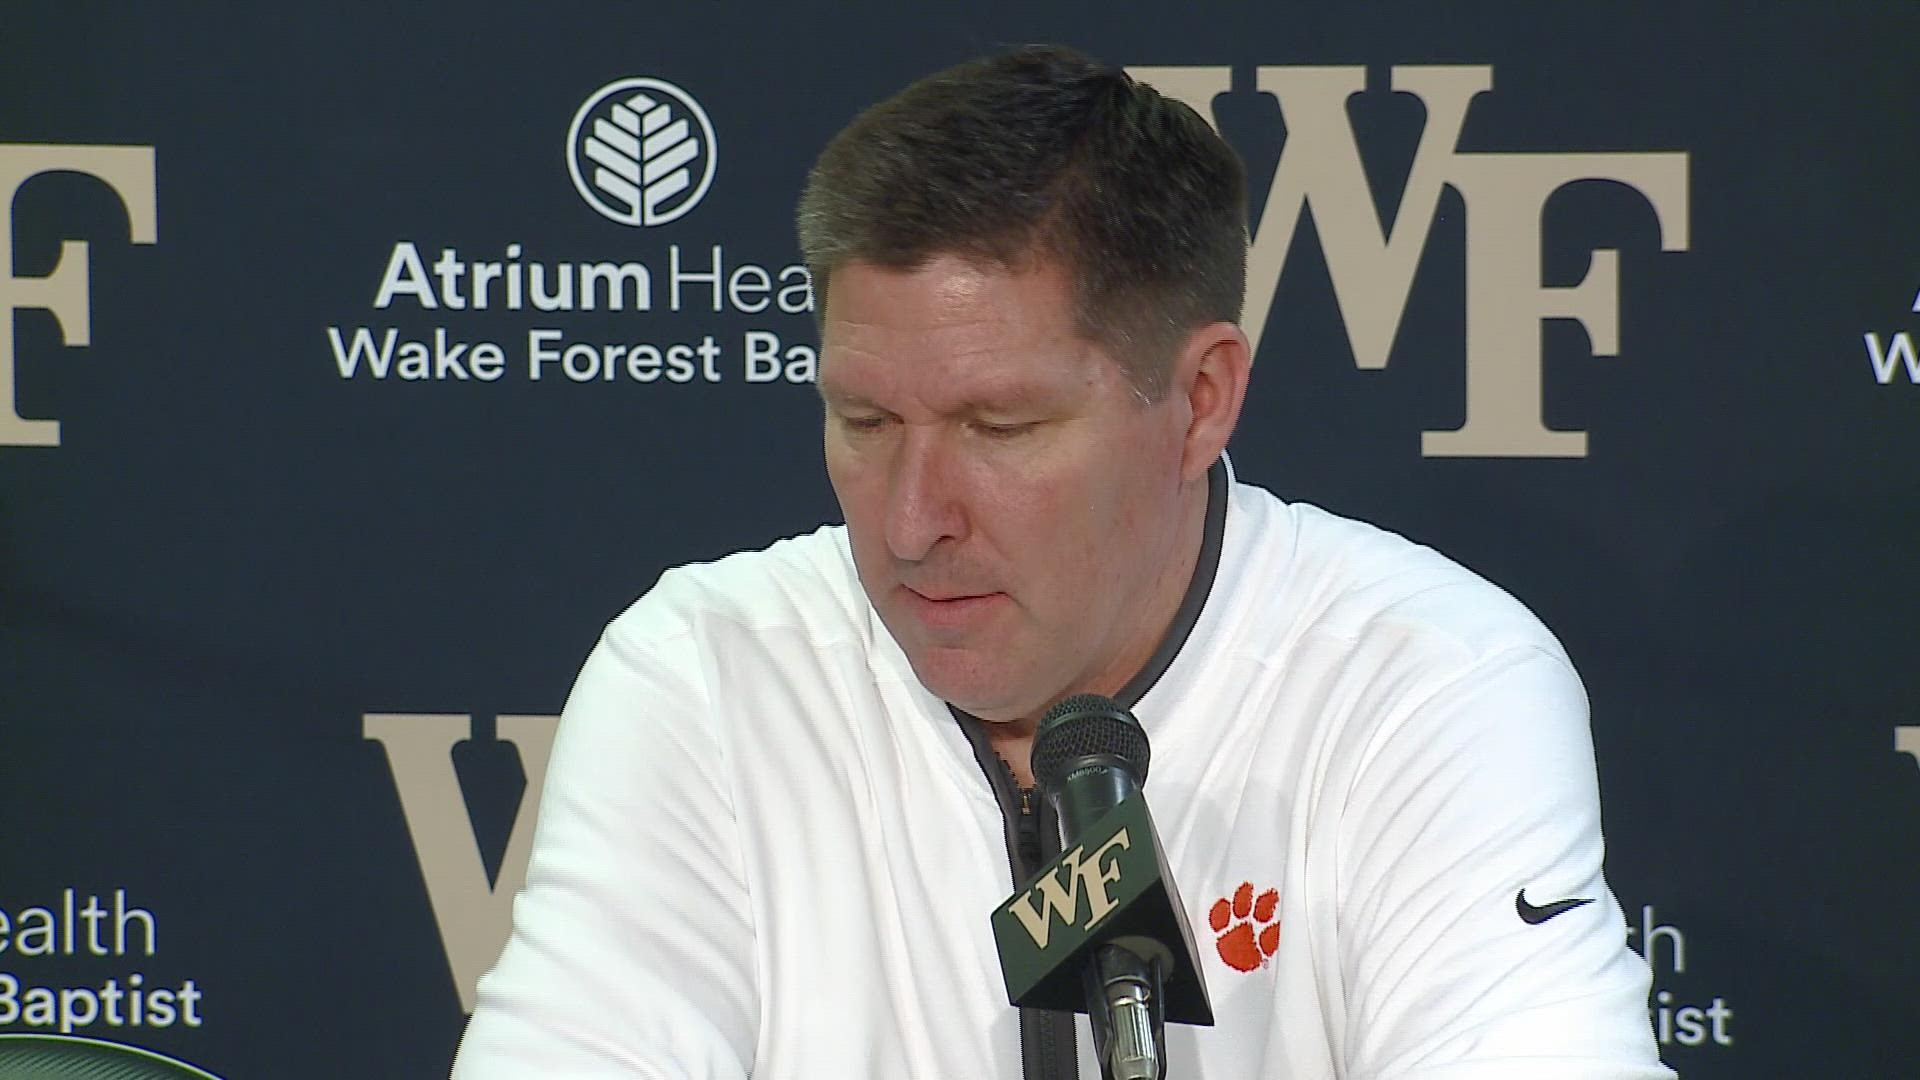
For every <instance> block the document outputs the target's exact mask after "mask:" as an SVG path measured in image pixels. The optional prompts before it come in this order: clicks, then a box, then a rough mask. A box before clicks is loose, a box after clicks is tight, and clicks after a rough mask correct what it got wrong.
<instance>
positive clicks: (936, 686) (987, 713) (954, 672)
mask: <svg viewBox="0 0 1920 1080" xmlns="http://www.w3.org/2000/svg"><path fill="white" fill-rule="evenodd" d="M907 660H908V662H909V663H911V664H912V665H913V673H914V675H915V676H916V677H917V678H918V679H919V680H920V685H922V686H924V687H926V688H927V690H928V691H929V692H931V693H932V694H933V695H934V696H935V697H938V698H939V699H940V700H942V701H944V702H946V703H948V704H949V705H953V706H954V707H956V708H959V709H963V710H965V711H966V712H969V713H972V714H973V715H974V716H978V717H980V718H981V719H983V720H993V719H1000V718H1002V717H1003V716H1004V715H1005V714H1006V712H1007V711H1008V709H1009V707H1010V706H1011V705H1012V704H1013V703H1012V695H1009V694H1008V693H1007V687H1008V685H1009V683H1010V682H1011V681H1012V680H1011V679H1010V678H1009V675H1008V673H1006V672H1002V671H997V670H993V669H991V668H988V667H985V666H983V665H981V663H980V660H979V658H978V657H977V656H973V655H971V654H968V653H966V652H965V651H964V650H957V649H939V648H934V649H921V650H915V651H913V652H909V653H908V656H907ZM1008 718H1009V719H1011V717H1008Z"/></svg>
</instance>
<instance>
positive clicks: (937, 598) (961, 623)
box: [900, 585, 1006, 632]
mask: <svg viewBox="0 0 1920 1080" xmlns="http://www.w3.org/2000/svg"><path fill="white" fill-rule="evenodd" d="M900 591H901V592H902V593H903V594H904V598H905V599H906V602H907V604H906V606H907V607H908V609H909V610H911V611H912V613H913V616H914V619H915V620H916V621H918V622H919V623H920V624H921V625H922V626H924V627H926V628H927V629H929V630H934V631H944V632H956V631H962V630H968V629H972V628H973V627H975V626H977V625H978V624H979V623H981V622H982V621H984V620H985V619H986V618H987V617H988V616H990V615H991V614H992V613H993V611H994V609H995V608H996V607H997V606H998V603H999V601H1001V600H1003V599H1006V594H1005V593H1001V592H964V591H958V590H950V589H929V590H927V591H925V592H922V591H921V590H919V589H916V588H913V587H912V586H910V585H902V586H901V587H900Z"/></svg>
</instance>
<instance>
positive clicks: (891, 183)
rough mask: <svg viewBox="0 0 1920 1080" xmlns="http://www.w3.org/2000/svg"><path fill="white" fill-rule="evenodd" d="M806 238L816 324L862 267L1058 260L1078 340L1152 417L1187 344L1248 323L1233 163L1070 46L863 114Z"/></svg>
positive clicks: (1183, 113)
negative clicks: (1103, 353) (1243, 314)
mask: <svg viewBox="0 0 1920 1080" xmlns="http://www.w3.org/2000/svg"><path fill="white" fill-rule="evenodd" d="M798 225H799V233H800V251H801V254H802V257H803V258H804V259H805V261H806V264H807V269H808V271H809V272H810V273H811V274H812V277H813V285H814V289H815V292H816V295H817V296H818V297H819V301H820V305H821V308H822V312H821V317H823V318H824V306H825V303H826V297H827V288H828V283H829V280H830V278H831V276H832V273H833V270H834V268H835V267H838V266H841V265H843V264H844V263H846V262H848V261H851V260H858V261H862V262H869V263H873V264H875V265H879V266H885V267H890V268H897V269H911V268H915V267H918V266H922V265H924V264H925V263H926V262H927V261H928V260H929V259H931V258H933V257H935V256H938V255H947V254H951V255H959V256H962V257H966V258H971V259H978V260H982V261H985V262H989V263H992V264H997V265H1000V266H1003V267H1005V268H1007V269H1010V270H1017V269H1021V268H1024V267H1026V266H1029V265H1032V260H1034V259H1035V258H1036V257H1038V258H1042V259H1048V258H1050V259H1053V260H1056V261H1057V262H1058V264H1059V265H1060V266H1061V267H1062V268H1063V269H1064V270H1065V271H1066V273H1067V275H1068V277H1069V278H1070V280H1071V281H1072V283H1073V291H1074V308H1075V311H1074V316H1075V321H1076V324H1077V326H1078V329H1079V330H1080V332H1081V334H1082V335H1083V336H1084V337H1086V338H1087V339H1088V340H1090V341H1093V342H1095V343H1096V344H1099V345H1101V346H1102V347H1104V348H1105V349H1106V350H1107V351H1108V352H1109V353H1110V354H1111V355H1112V356H1113V357H1114V358H1115V359H1116V360H1117V361H1118V362H1119V363H1120V366H1121V367H1122V369H1123V370H1124V371H1125V373H1126V375H1127V377H1128V379H1129V380H1130V381H1131V382H1132V384H1133V386H1134V388H1135V389H1136V390H1138V391H1139V392H1140V393H1141V395H1142V396H1143V397H1144V398H1145V399H1146V400H1148V401H1157V400H1159V399H1160V398H1161V396H1162V395H1163V394H1164V393H1165V391H1166V389H1167V383H1168V377H1169V372H1170V370H1171V367H1172V363H1173V354H1174V350H1176V349H1177V348H1178V347H1179V345H1180V344H1181V342H1182V341H1183V340H1184V339H1185V337H1186V335H1187V334H1189V333H1190V332H1192V330H1193V329H1194V328H1195V327H1198V326H1203V325H1205V324H1207V323H1210V322H1215V321H1225V322H1238V321H1239V319H1240V310H1241V305H1242V303H1243V302H1244V300H1245V294H1246V276H1247V271H1246V266H1247V207H1246V179H1245V170H1244V168H1243V167H1242V166H1241V163H1240V159H1239V157H1238V156H1237V155H1236V154H1235V153H1234V152H1233V150H1232V148H1231V147H1229V146H1228V145H1227V144H1226V142H1225V141H1224V140H1222V139H1221V138H1220V136H1219V134H1218V133H1216V132H1215V131H1214V130H1213V128H1212V127H1211V126H1209V125H1208V124H1207V122H1206V121H1204V120H1202V119H1201V118H1200V117H1199V115H1198V114H1196V113H1195V112H1194V111H1193V110H1192V109H1190V108H1188V107H1187V106H1186V105H1185V104H1183V103H1181V102H1179V101H1177V100H1174V99H1172V98H1168V97H1165V96H1163V95H1161V94H1160V93H1159V92H1158V91H1156V90H1154V89H1153V88H1152V87H1151V86H1147V85H1146V84H1144V83H1140V82H1136V81H1135V80H1134V79H1133V78H1132V77H1131V76H1129V75H1128V74H1127V73H1126V72H1125V71H1123V70H1121V69H1120V68H1116V67H1111V66H1108V65H1105V64H1102V63H1100V62H1098V61H1095V60H1093V59H1092V58H1090V57H1087V56H1085V55H1082V54H1081V53H1078V52H1075V51H1073V50H1071V49H1066V48H1059V47H1053V46H1029V47H1027V48H1023V49H1019V50H1016V51H1014V52H1010V53H1006V54H1004V55H1000V56H993V57H987V58H984V59H980V60H974V61H972V62H969V63H965V64H961V65H959V66H958V67H954V68H950V69H948V70H946V71H942V72H940V73H938V74H935V75H930V76H928V77H926V78H924V79H921V80H920V81H918V82H915V83H914V84H912V85H911V86H908V87H907V88H906V89H905V90H902V91H901V92H900V93H898V94H896V95H894V96H893V97H891V98H888V99H887V100H885V101H882V102H880V103H879V104H877V105H874V106H873V107H871V108H869V109H867V110H866V111H865V112H863V113H861V114H860V115H859V116H858V117H856V118H855V119H854V121H853V122H852V123H851V124H849V125H847V127H846V129H845V130H843V131H841V132H840V133H839V134H838V135H836V136H835V137H834V138H833V140H832V141H831V142H830V143H828V144H827V147H826V149H825V150H824V151H822V152H821V154H820V159H819V161H818V162H817V163H816V164H815V165H814V167H813V171H812V172H811V174H809V176H808V178H807V187H806V191H805V192H804V193H803V194H802V195H801V198H800V206H799V214H798Z"/></svg>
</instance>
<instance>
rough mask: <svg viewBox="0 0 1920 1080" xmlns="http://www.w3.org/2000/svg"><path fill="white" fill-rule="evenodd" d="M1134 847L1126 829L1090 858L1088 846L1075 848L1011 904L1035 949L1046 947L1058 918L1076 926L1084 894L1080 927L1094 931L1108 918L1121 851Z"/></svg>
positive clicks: (1120, 830)
mask: <svg viewBox="0 0 1920 1080" xmlns="http://www.w3.org/2000/svg"><path fill="white" fill-rule="evenodd" d="M1132 846H1133V841H1132V839H1131V838H1129V837H1128V836H1127V830H1126V829H1125V828H1124V827H1123V828H1121V829H1118V830H1116V831H1115V832H1114V834H1113V835H1112V836H1109V837H1107V839H1106V841H1105V842H1103V843H1102V844H1101V845H1100V846H1099V847H1097V848H1094V849H1093V853H1092V854H1090V855H1089V854H1086V853H1085V852H1086V846H1085V845H1081V846H1080V847H1076V848H1074V849H1073V850H1072V851H1069V852H1067V853H1066V854H1065V855H1063V856H1061V858H1060V861H1059V862H1057V863H1055V864H1054V865H1053V866H1051V867H1048V868H1047V870H1046V871H1045V872H1044V873H1042V874H1041V875H1040V881H1039V884H1037V885H1035V886H1034V887H1033V888H1031V889H1028V890H1027V891H1026V892H1025V893H1023V894H1022V895H1020V896H1018V897H1016V898H1015V899H1014V901H1013V902H1012V903H1011V904H1009V905H1008V907H1009V909H1010V910H1011V911H1012V912H1013V917H1014V918H1016V919H1019V920H1020V926H1021V928H1022V929H1024V930H1025V931H1026V932H1027V936H1028V937H1030V938H1032V939H1033V944H1034V946H1035V947H1036V948H1041V949H1044V948H1046V947H1047V941H1048V940H1049V939H1050V938H1051V937H1052V936H1053V924H1054V921H1055V920H1056V919H1058V920H1059V921H1060V922H1062V923H1065V924H1066V925H1068V926H1071V925H1073V922H1074V917H1075V916H1076V915H1077V914H1078V913H1079V911H1080V908H1081V906H1082V905H1081V903H1080V897H1081V894H1082V892H1084V893H1085V895H1086V898H1087V902H1086V905H1085V906H1086V908H1087V921H1086V922H1084V923H1082V924H1081V926H1080V928H1081V929H1082V930H1091V929H1093V924H1094V923H1097V922H1099V921H1100V920H1101V919H1104V918H1106V916H1107V912H1109V911H1112V910H1113V909H1114V903H1115V902H1114V899H1113V892H1112V888H1111V887H1112V886H1113V884H1114V883H1115V882H1118V881H1119V880H1120V874H1121V869H1120V856H1119V852H1121V851H1125V850H1127V849H1129V848H1131V847H1132ZM1109 855H1111V857H1109Z"/></svg>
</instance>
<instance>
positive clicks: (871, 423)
mask: <svg viewBox="0 0 1920 1080" xmlns="http://www.w3.org/2000/svg"><path fill="white" fill-rule="evenodd" d="M835 419H837V420H838V421H839V423H840V426H841V427H843V428H846V429H847V430H848V431H853V432H860V433H868V432H877V431H879V430H880V429H881V428H883V427H886V426H887V421H889V420H891V419H892V417H890V416H888V415H887V414H885V413H872V414H860V415H855V416H848V415H846V414H844V413H836V414H835Z"/></svg>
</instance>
